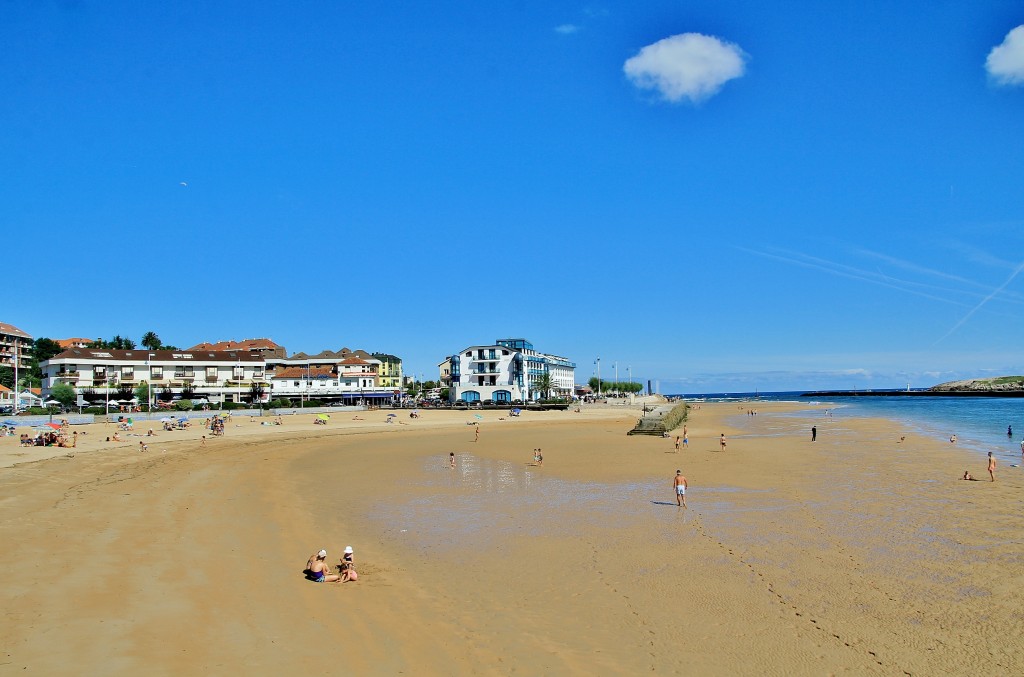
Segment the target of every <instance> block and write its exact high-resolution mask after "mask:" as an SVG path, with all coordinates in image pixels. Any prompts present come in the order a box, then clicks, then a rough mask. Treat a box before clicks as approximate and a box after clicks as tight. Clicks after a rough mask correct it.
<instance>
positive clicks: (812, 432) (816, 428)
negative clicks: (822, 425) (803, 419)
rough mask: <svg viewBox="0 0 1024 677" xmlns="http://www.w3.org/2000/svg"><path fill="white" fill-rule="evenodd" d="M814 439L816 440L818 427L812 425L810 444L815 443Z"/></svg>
mask: <svg viewBox="0 0 1024 677" xmlns="http://www.w3.org/2000/svg"><path fill="white" fill-rule="evenodd" d="M816 439H818V426H816V425H812V426H811V442H813V441H815V440H816Z"/></svg>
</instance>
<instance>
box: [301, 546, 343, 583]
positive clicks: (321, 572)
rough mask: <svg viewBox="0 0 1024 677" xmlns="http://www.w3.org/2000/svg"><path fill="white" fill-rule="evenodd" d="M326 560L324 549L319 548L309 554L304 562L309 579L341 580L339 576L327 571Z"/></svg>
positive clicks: (325, 581) (331, 581)
mask: <svg viewBox="0 0 1024 677" xmlns="http://www.w3.org/2000/svg"><path fill="white" fill-rule="evenodd" d="M326 560H327V551H326V550H321V551H320V552H318V553H316V554H314V555H310V556H309V561H307V562H306V572H307V576H308V577H309V580H311V581H313V582H314V583H338V582H340V581H341V576H338V575H337V574H332V573H329V571H330V568H329V567H328V566H327V561H326Z"/></svg>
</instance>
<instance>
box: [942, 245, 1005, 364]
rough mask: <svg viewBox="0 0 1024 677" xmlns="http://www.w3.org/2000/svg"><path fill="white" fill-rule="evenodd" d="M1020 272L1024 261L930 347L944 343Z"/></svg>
mask: <svg viewBox="0 0 1024 677" xmlns="http://www.w3.org/2000/svg"><path fill="white" fill-rule="evenodd" d="M1022 270H1024V261H1021V262H1020V263H1019V264H1018V265H1017V267H1016V268H1014V269H1013V272H1012V273H1010V277H1008V278H1006V282H1003V283H1002V284H1001V285H999V286H998V287H996V288H995V289H994V290H993V291H992V293H991V294H989V295H988V296H986V297H985V298H983V299H982V300H981V303H979V304H978V305H976V306H974V308H973V309H971V312H969V313H967V314H966V315H964V316H963V317H962V318H961V319H960V321H959V322H957V323H956V324H954V325H953V328H952V329H950V330H949V331H947V332H946V333H945V334H943V335H942V338H940V339H939V340H938V341H936V342H935V343H933V344H932V345H933V346H934V345H938V344H939V343H941V342H942V341H944V340H945V339H946V338H947V337H948V336H949V335H950V334H952V333H953V332H955V331H956V330H957V329H959V328H960V327H962V326H963V324H964V322H966V321H967V320H969V319H971V316H972V315H974V313H976V312H978V311H979V310H981V307H982V306H983V305H985V304H986V303H988V302H989V301H991V300H992V299H993V298H995V297H996V295H998V294H999V292H1001V291H1003V290H1004V289H1006V287H1007V285H1009V284H1010V283H1011V282H1013V278H1015V277H1017V276H1018V275H1019V274H1020V272H1021V271H1022Z"/></svg>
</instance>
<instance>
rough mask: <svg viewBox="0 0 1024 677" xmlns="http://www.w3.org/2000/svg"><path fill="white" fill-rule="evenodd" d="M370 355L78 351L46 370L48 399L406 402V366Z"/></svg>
mask: <svg viewBox="0 0 1024 677" xmlns="http://www.w3.org/2000/svg"><path fill="white" fill-rule="evenodd" d="M381 355H382V357H380V358H379V357H375V356H374V355H373V354H370V353H367V352H365V351H362V350H356V351H352V350H349V349H348V348H342V349H341V350H340V351H337V352H334V351H329V350H327V351H323V352H321V353H318V354H316V355H307V354H305V353H297V354H295V355H292V356H291V357H286V356H285V352H284V349H283V348H281V347H280V346H277V344H274V343H273V342H271V341H269V339H254V340H251V341H242V342H221V343H216V344H211V343H205V344H200V345H199V346H194V347H193V348H191V349H189V350H145V349H143V350H101V349H90V348H82V347H72V348H69V349H67V350H65V351H63V352H61V353H60V354H58V355H56V356H54V357H53V358H51V359H50V360H47V361H45V362H43V363H42V364H41V365H40V366H41V368H42V371H43V393H44V394H45V395H47V396H48V395H49V394H50V392H51V391H52V389H53V387H54V386H55V385H56V384H58V383H65V384H68V385H71V386H72V387H74V388H75V390H76V393H77V394H78V396H79V403H80V404H86V403H101V402H104V401H109V400H111V399H130V397H128V398H126V397H125V396H126V395H127V394H128V392H130V391H131V390H133V389H134V388H135V387H137V386H139V385H142V384H146V385H147V386H149V390H150V392H151V393H152V395H151V396H152V397H153V398H154V399H168V398H178V397H182V396H186V397H187V398H189V399H205V400H208V401H210V402H212V403H221V402H239V403H240V402H252V401H253V400H254V399H257V398H258V399H261V400H262V401H264V402H266V401H269V400H272V399H281V398H288V399H299V400H309V399H316V400H321V401H327V402H334V403H339V404H359V403H370V402H378V403H380V402H389V401H391V400H395V399H398V398H400V390H399V387H400V385H401V382H402V378H403V377H402V362H401V360H400V359H399V358H397V357H395V356H393V355H385V354H381Z"/></svg>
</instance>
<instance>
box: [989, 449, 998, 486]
mask: <svg viewBox="0 0 1024 677" xmlns="http://www.w3.org/2000/svg"><path fill="white" fill-rule="evenodd" d="M988 476H989V477H991V478H992V481H993V482H995V481H996V458H995V456H993V455H992V452H991V451H990V452H988Z"/></svg>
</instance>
